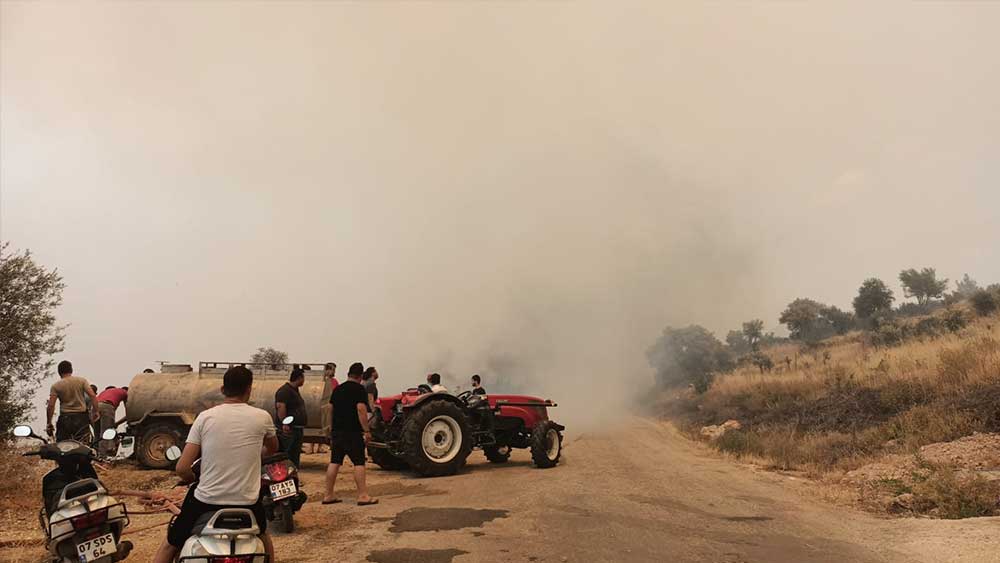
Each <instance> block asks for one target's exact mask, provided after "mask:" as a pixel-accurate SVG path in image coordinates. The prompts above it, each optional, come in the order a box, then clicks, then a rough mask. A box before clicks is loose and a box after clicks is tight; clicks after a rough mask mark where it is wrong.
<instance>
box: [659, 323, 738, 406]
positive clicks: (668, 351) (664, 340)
mask: <svg viewBox="0 0 1000 563" xmlns="http://www.w3.org/2000/svg"><path fill="white" fill-rule="evenodd" d="M646 356H647V358H648V359H649V365H650V366H651V367H652V368H653V369H654V370H656V379H657V382H658V383H659V384H660V385H661V386H663V387H677V386H682V385H693V386H694V388H695V390H696V391H698V392H699V393H703V392H705V391H706V390H707V389H708V386H709V385H710V384H711V383H712V378H713V377H714V375H715V374H716V373H718V372H720V371H725V370H727V369H731V368H732V358H731V357H730V355H729V353H728V352H727V350H726V348H725V346H723V345H722V342H719V339H718V338H716V337H715V335H713V334H712V333H711V332H709V331H708V330H707V329H705V328H704V327H701V326H698V325H691V326H688V327H685V328H671V327H667V328H665V329H663V334H661V335H660V337H659V338H658V339H657V340H656V342H655V343H654V344H653V345H652V346H651V347H650V348H649V350H648V351H647V352H646Z"/></svg>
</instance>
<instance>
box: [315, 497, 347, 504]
mask: <svg viewBox="0 0 1000 563" xmlns="http://www.w3.org/2000/svg"><path fill="white" fill-rule="evenodd" d="M338 502H344V501H343V500H341V499H339V498H335V499H331V500H324V501H323V502H321V503H320V504H337V503H338Z"/></svg>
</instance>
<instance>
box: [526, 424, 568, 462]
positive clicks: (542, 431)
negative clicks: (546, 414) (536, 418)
mask: <svg viewBox="0 0 1000 563" xmlns="http://www.w3.org/2000/svg"><path fill="white" fill-rule="evenodd" d="M561 456H562V432H560V431H559V429H558V428H556V426H555V424H553V423H552V421H549V420H544V421H542V422H539V423H538V424H537V425H535V428H534V429H533V430H532V431H531V461H533V462H535V467H538V468H539V469H546V468H549V467H555V466H556V465H557V464H558V463H559V458H560V457H561Z"/></svg>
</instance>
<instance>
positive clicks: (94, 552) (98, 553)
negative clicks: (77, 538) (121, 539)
mask: <svg viewBox="0 0 1000 563" xmlns="http://www.w3.org/2000/svg"><path fill="white" fill-rule="evenodd" d="M117 551H118V546H116V545H115V535H114V534H104V535H103V536H97V537H96V538H94V539H90V540H87V541H84V542H80V543H78V544H76V553H77V555H79V556H80V561H95V560H97V559H100V558H101V557H107V556H109V555H112V554H114V553H116V552H117Z"/></svg>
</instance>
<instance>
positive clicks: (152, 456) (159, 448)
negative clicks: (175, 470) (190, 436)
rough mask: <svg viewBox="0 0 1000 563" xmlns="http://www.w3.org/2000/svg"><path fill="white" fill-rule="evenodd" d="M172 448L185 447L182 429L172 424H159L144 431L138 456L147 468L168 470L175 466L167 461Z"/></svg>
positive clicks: (137, 452)
mask: <svg viewBox="0 0 1000 563" xmlns="http://www.w3.org/2000/svg"><path fill="white" fill-rule="evenodd" d="M170 446H177V447H179V448H182V447H184V441H183V440H182V439H181V430H180V428H178V427H177V425H176V424H174V423H172V422H157V423H155V424H150V425H149V426H148V427H147V428H146V429H145V430H143V431H142V435H141V436H140V438H139V448H138V450H137V451H136V455H137V456H138V457H139V461H140V462H141V463H142V464H143V465H145V466H146V467H149V468H152V469H168V468H170V467H171V466H173V464H174V462H172V461H170V460H169V459H167V450H168V449H169V448H170Z"/></svg>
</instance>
